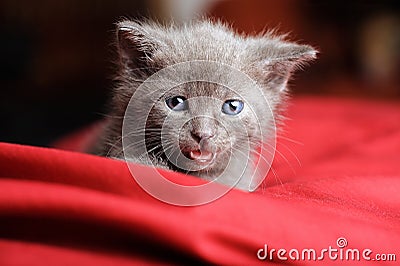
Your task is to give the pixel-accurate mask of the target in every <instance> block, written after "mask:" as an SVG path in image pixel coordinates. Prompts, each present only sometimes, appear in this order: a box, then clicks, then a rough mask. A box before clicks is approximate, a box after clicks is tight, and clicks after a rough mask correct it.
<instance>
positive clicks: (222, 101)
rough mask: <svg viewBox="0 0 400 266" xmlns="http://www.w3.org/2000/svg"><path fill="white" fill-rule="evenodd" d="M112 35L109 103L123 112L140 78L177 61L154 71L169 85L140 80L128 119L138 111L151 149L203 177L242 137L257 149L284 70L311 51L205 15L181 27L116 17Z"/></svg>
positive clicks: (268, 127) (216, 170) (216, 169)
mask: <svg viewBox="0 0 400 266" xmlns="http://www.w3.org/2000/svg"><path fill="white" fill-rule="evenodd" d="M117 36H118V49H119V55H120V76H119V81H120V84H121V85H120V86H119V87H118V88H117V93H116V96H115V98H114V106H116V109H117V110H119V112H120V113H121V114H123V112H124V111H125V108H126V107H127V105H128V102H129V100H130V98H131V96H132V95H133V94H134V93H136V92H137V90H138V87H139V86H140V85H142V82H143V81H145V80H146V79H147V78H149V77H150V76H152V75H153V74H154V73H156V72H157V71H159V70H162V69H164V68H168V67H170V66H177V67H176V68H174V69H173V71H172V73H175V74H176V75H175V76H174V75H173V74H172V75H171V74H169V76H168V75H167V76H165V75H164V76H162V77H158V82H161V83H162V84H169V85H171V87H169V88H168V89H166V90H165V89H164V90H162V89H160V85H154V86H152V85H151V84H150V85H149V84H147V85H146V86H144V87H146V88H145V89H144V90H142V92H141V93H139V94H137V95H136V97H139V98H140V100H139V101H136V102H135V105H136V106H134V107H133V110H134V112H131V116H132V117H131V118H129V119H127V121H128V123H136V121H137V120H138V119H142V118H143V117H145V119H146V123H145V127H146V133H145V135H144V136H145V137H146V141H145V144H146V146H147V148H148V150H149V151H151V152H152V153H153V155H154V157H157V158H163V159H164V160H167V161H169V163H168V165H169V166H170V167H171V168H173V169H177V170H182V171H189V172H192V173H193V174H197V175H199V176H203V177H208V176H210V177H212V176H216V175H218V174H220V173H221V171H223V170H224V168H225V167H226V165H227V164H228V161H229V159H230V158H231V156H234V155H235V154H236V155H237V154H239V153H240V152H241V150H242V148H243V146H244V145H247V146H249V147H250V149H251V150H256V149H257V147H258V146H259V145H260V142H262V141H263V140H265V138H267V137H268V136H266V135H268V134H271V132H272V128H273V127H274V123H275V122H274V119H276V116H277V115H278V112H279V107H280V105H281V103H282V101H283V97H284V95H285V91H286V84H287V82H288V80H289V78H290V75H291V73H292V72H293V71H294V70H295V69H297V68H298V67H299V66H301V65H303V64H304V63H306V62H307V61H309V60H311V59H313V58H315V56H316V51H315V50H314V49H313V48H312V47H310V46H308V45H299V44H296V43H291V42H288V41H285V40H284V38H283V37H279V36H275V35H273V34H271V33H266V34H263V35H260V36H258V37H245V36H242V35H238V34H236V33H234V32H233V31H232V30H231V29H229V28H228V27H226V26H224V25H223V24H221V23H211V22H209V21H202V22H193V23H191V24H187V25H184V26H180V27H174V26H168V27H165V26H160V25H157V24H148V23H146V24H139V23H136V22H132V21H123V22H121V23H119V24H118V30H117ZM185 62H186V63H185ZM187 62H189V63H187ZM190 62H193V63H190ZM182 63H183V64H182ZM177 69H179V71H177ZM170 72H171V71H170ZM157 73H159V72H157ZM192 77H197V78H199V77H200V80H197V81H196V80H193V79H192ZM201 77H207V79H205V78H201ZM246 78H247V80H246ZM171 80H172V81H171ZM249 80H250V81H249ZM178 81H182V82H178ZM252 82H253V83H252ZM167 87H168V86H167ZM155 91H157V93H153V92H155ZM159 92H161V93H159ZM144 110H149V111H144ZM117 112H118V111H117ZM129 121H130V122H129ZM128 133H129V132H128ZM132 135H135V132H132ZM134 141H135V140H134V139H132V142H134Z"/></svg>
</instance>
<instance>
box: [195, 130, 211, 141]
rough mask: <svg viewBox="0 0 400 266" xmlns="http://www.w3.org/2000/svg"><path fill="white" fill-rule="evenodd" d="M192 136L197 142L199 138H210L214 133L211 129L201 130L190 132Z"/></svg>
mask: <svg viewBox="0 0 400 266" xmlns="http://www.w3.org/2000/svg"><path fill="white" fill-rule="evenodd" d="M190 135H191V136H192V138H193V139H194V140H195V141H196V142H197V143H200V141H201V140H204V139H211V138H213V137H214V133H213V132H211V131H202V132H194V131H192V132H190Z"/></svg>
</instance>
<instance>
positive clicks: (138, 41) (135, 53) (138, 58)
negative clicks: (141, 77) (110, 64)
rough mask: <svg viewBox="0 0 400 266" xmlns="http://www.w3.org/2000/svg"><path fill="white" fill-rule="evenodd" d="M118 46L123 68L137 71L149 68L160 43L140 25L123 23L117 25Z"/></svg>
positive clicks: (129, 22)
mask: <svg viewBox="0 0 400 266" xmlns="http://www.w3.org/2000/svg"><path fill="white" fill-rule="evenodd" d="M117 44H118V52H119V57H120V60H121V63H122V66H123V67H125V68H127V69H136V68H143V67H146V66H147V63H148V62H149V60H150V59H151V56H152V54H153V53H154V51H155V50H156V49H157V47H158V45H159V42H158V41H157V40H156V39H155V36H152V35H151V33H149V32H148V30H146V29H145V28H144V27H143V26H142V25H140V24H139V23H136V22H133V21H122V22H119V23H118V24H117Z"/></svg>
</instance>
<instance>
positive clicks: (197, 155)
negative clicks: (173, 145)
mask: <svg viewBox="0 0 400 266" xmlns="http://www.w3.org/2000/svg"><path fill="white" fill-rule="evenodd" d="M189 157H190V159H192V160H193V161H195V162H196V163H199V164H210V163H211V162H212V161H213V160H214V158H215V153H213V152H210V151H204V150H203V151H201V150H192V151H190V153H189Z"/></svg>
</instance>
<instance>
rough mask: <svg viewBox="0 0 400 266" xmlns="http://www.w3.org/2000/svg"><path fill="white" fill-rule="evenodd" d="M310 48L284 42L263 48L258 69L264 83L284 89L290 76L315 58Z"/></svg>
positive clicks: (315, 52) (267, 44)
mask: <svg viewBox="0 0 400 266" xmlns="http://www.w3.org/2000/svg"><path fill="white" fill-rule="evenodd" d="M317 53H318V51H317V50H315V49H314V48H313V47H312V46H309V45H302V44H297V43H291V42H285V41H280V40H279V41H272V42H268V43H266V44H265V45H264V46H263V49H262V53H261V54H262V55H263V56H262V57H261V58H259V63H260V67H261V69H262V71H263V73H264V78H265V79H266V82H268V83H270V84H271V83H272V85H274V86H276V87H279V88H280V89H281V90H282V89H284V87H285V85H286V83H287V81H288V80H289V79H290V76H291V74H292V73H293V72H294V71H296V70H298V69H300V68H302V67H303V66H305V65H307V63H309V62H311V61H312V60H314V59H316V58H317Z"/></svg>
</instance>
